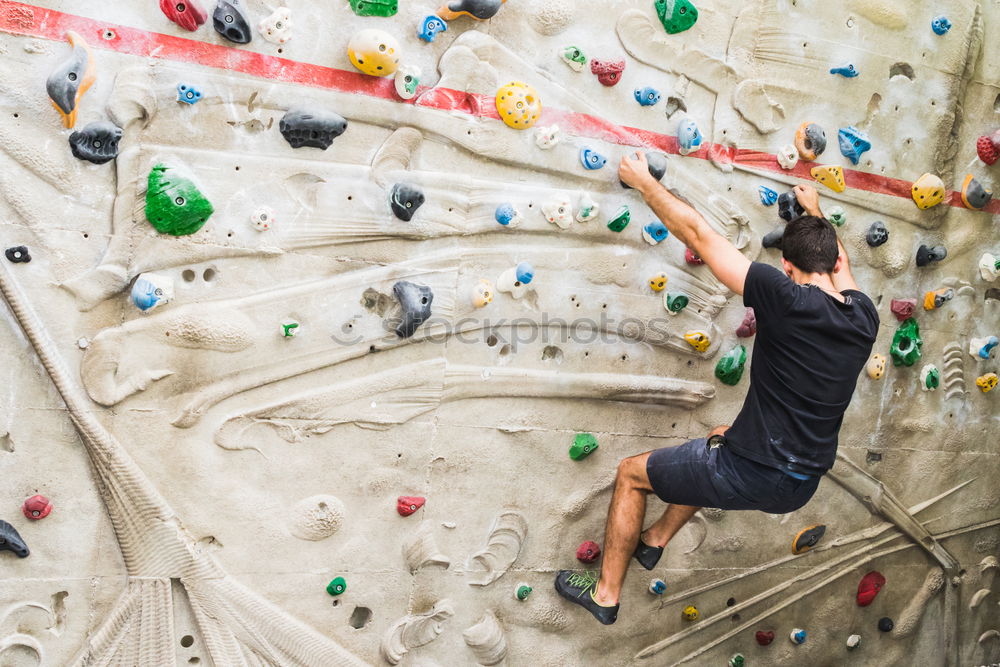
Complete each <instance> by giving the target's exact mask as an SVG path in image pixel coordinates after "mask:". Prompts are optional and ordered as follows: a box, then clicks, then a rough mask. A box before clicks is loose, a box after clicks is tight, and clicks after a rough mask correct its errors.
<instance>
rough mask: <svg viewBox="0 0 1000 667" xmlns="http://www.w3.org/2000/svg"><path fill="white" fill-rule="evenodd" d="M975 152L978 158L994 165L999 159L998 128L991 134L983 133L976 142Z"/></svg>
mask: <svg viewBox="0 0 1000 667" xmlns="http://www.w3.org/2000/svg"><path fill="white" fill-rule="evenodd" d="M976 152H977V153H979V159H980V160H982V161H983V162H985V163H986V164H988V165H994V164H996V163H997V160H1000V130H997V131H996V132H994V133H993V136H990V137H987V136H986V135H983V136H981V137H979V141H977V142H976Z"/></svg>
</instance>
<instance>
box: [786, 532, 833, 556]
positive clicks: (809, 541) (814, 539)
mask: <svg viewBox="0 0 1000 667" xmlns="http://www.w3.org/2000/svg"><path fill="white" fill-rule="evenodd" d="M825 532H826V526H823V525H820V526H809V527H808V528H806V529H805V530H801V531H799V534H798V535H796V536H795V539H794V540H792V553H793V554H804V553H805V552H807V551H809V550H810V549H812V548H813V547H814V546H816V545H817V544H819V541H820V539H821V538H822V537H823V533H825Z"/></svg>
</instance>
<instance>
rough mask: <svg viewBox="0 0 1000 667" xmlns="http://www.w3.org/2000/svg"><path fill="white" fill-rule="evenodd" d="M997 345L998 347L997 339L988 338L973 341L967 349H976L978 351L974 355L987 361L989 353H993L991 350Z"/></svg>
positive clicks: (998, 341) (999, 341)
mask: <svg viewBox="0 0 1000 667" xmlns="http://www.w3.org/2000/svg"><path fill="white" fill-rule="evenodd" d="M997 345H1000V339H998V338H997V337H996V336H990V337H989V338H976V339H974V340H973V341H972V343H971V344H970V346H969V347H970V349H972V350H974V349H975V348H976V347H978V348H979V350H978V351H977V352H976V354H978V355H979V358H980V359H986V360H989V358H990V353H991V352H993V348H995V347H996V346H997Z"/></svg>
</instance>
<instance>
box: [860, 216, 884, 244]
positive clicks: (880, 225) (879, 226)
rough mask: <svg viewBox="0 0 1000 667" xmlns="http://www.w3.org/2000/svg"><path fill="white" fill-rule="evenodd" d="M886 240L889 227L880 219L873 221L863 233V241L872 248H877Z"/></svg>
mask: <svg viewBox="0 0 1000 667" xmlns="http://www.w3.org/2000/svg"><path fill="white" fill-rule="evenodd" d="M888 240H889V229H888V228H887V227H886V226H885V223H884V222H882V221H881V220H876V221H875V222H873V223H872V225H871V227H869V228H868V233H867V234H865V241H866V242H867V243H868V245H869V246H870V247H872V248H877V247H879V246H880V245H882V244H883V243H885V242H886V241H888Z"/></svg>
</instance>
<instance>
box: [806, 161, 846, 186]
mask: <svg viewBox="0 0 1000 667" xmlns="http://www.w3.org/2000/svg"><path fill="white" fill-rule="evenodd" d="M809 173H810V174H812V177H813V178H815V179H816V180H817V181H818V182H820V183H822V184H823V185H825V186H826V187H828V188H830V189H831V190H833V191H834V192H843V191H844V190H846V189H847V183H846V182H845V181H844V168H843V167H840V166H832V165H823V166H819V167H813V168H812V169H811V170H810V171H809Z"/></svg>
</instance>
